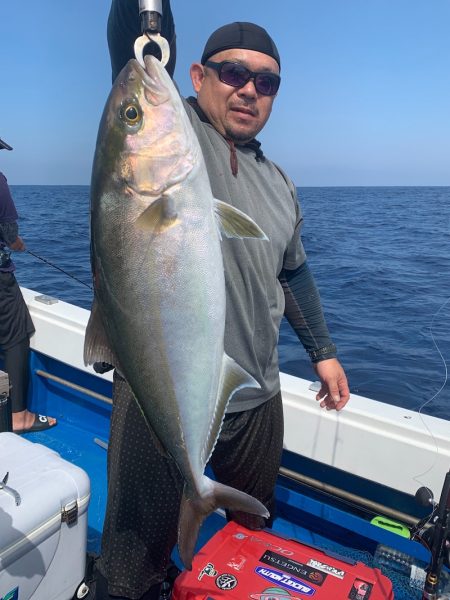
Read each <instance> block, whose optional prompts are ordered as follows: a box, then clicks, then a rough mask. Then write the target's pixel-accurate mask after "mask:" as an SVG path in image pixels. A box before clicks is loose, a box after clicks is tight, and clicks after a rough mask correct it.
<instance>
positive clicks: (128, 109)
mask: <svg viewBox="0 0 450 600" xmlns="http://www.w3.org/2000/svg"><path fill="white" fill-rule="evenodd" d="M120 113H121V117H122V118H123V119H124V120H125V122H126V123H127V125H136V124H137V123H139V121H140V120H141V118H142V112H141V109H140V108H139V106H138V105H136V104H135V103H134V102H126V103H125V104H124V105H123V106H122V107H121V110H120Z"/></svg>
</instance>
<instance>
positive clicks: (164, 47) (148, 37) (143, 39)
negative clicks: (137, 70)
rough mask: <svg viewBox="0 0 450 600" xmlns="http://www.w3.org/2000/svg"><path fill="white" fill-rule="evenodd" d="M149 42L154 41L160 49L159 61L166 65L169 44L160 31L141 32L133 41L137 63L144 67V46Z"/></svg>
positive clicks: (168, 56) (168, 55)
mask: <svg viewBox="0 0 450 600" xmlns="http://www.w3.org/2000/svg"><path fill="white" fill-rule="evenodd" d="M149 42H155V44H158V46H159V47H160V49H161V62H162V64H163V67H165V66H166V65H167V63H168V62H169V58H170V46H169V42H168V41H167V40H166V38H164V37H162V35H161V34H160V33H148V34H145V33H144V34H143V35H141V36H140V37H138V38H137V39H136V41H135V42H134V55H135V57H136V60H137V61H138V63H139V64H140V65H141V66H142V67H143V68H144V69H145V63H144V48H145V46H146V45H147V44H148V43H149Z"/></svg>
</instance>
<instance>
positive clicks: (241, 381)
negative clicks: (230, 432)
mask: <svg viewBox="0 0 450 600" xmlns="http://www.w3.org/2000/svg"><path fill="white" fill-rule="evenodd" d="M245 387H252V388H260V387H261V386H260V385H259V383H258V382H257V381H256V379H254V378H253V377H252V376H251V375H250V374H249V373H247V371H246V370H245V369H243V368H242V367H241V366H240V365H238V364H237V362H236V361H235V360H234V359H232V358H231V356H228V354H226V353H224V355H223V358H222V369H221V372H220V380H219V386H218V392H217V401H216V404H215V406H216V409H215V412H214V414H213V416H212V421H211V426H210V428H209V432H208V437H207V439H206V442H205V445H204V446H203V452H202V461H203V464H206V463H207V462H208V461H209V459H210V458H211V454H212V453H213V450H214V447H215V445H216V442H217V436H218V433H219V431H220V429H221V427H222V421H223V419H224V418H225V411H226V408H227V405H228V402H229V401H230V399H231V397H232V396H233V394H234V393H235V392H237V391H238V390H240V389H242V388H245Z"/></svg>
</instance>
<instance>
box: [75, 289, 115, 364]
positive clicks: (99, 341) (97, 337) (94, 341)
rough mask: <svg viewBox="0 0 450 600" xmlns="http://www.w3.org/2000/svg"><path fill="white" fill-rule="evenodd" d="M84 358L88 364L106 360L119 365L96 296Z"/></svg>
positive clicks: (85, 342) (87, 332)
mask: <svg viewBox="0 0 450 600" xmlns="http://www.w3.org/2000/svg"><path fill="white" fill-rule="evenodd" d="M83 358H84V364H85V365H86V366H87V365H93V364H94V363H96V362H105V363H108V364H110V365H114V366H115V367H118V364H117V359H116V357H115V355H114V352H113V351H112V350H111V347H110V345H109V341H108V336H107V334H106V331H105V327H104V324H103V319H102V315H101V312H100V308H99V306H98V302H97V300H96V299H95V298H94V301H93V303H92V309H91V314H90V317H89V321H88V324H87V327H86V334H85V337H84V352H83Z"/></svg>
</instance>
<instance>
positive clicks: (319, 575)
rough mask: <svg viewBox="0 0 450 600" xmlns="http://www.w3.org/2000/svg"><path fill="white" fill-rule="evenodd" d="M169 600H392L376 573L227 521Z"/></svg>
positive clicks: (386, 582)
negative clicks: (308, 599) (171, 599)
mask: <svg viewBox="0 0 450 600" xmlns="http://www.w3.org/2000/svg"><path fill="white" fill-rule="evenodd" d="M172 598H173V600H219V599H221V598H228V600H244V599H249V600H305V598H314V599H315V600H325V599H326V600H341V599H342V600H344V599H349V600H369V599H370V600H393V598H394V594H393V591H392V584H391V582H390V580H389V579H388V578H387V577H385V576H384V575H382V573H381V572H380V571H379V570H378V569H372V568H370V567H368V566H367V565H364V564H363V563H360V562H356V561H352V560H351V559H347V558H345V557H340V556H337V555H336V554H334V553H327V552H326V551H322V550H320V549H318V548H315V547H313V546H308V545H306V544H302V543H301V542H299V541H296V540H293V539H288V538H284V537H281V536H278V535H276V534H275V533H273V532H271V531H268V530H264V531H250V530H249V529H246V528H245V527H242V526H241V525H238V524H237V523H234V522H230V523H228V524H227V525H226V526H225V527H224V528H223V529H221V530H220V531H219V532H218V533H216V535H214V537H212V538H211V539H210V540H209V542H208V543H207V544H206V545H205V546H204V547H203V548H202V549H201V550H200V552H198V554H197V555H196V556H195V558H194V561H193V566H192V571H184V572H183V573H182V574H181V575H180V576H179V577H178V578H177V579H176V581H175V586H174V589H173V595H172Z"/></svg>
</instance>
